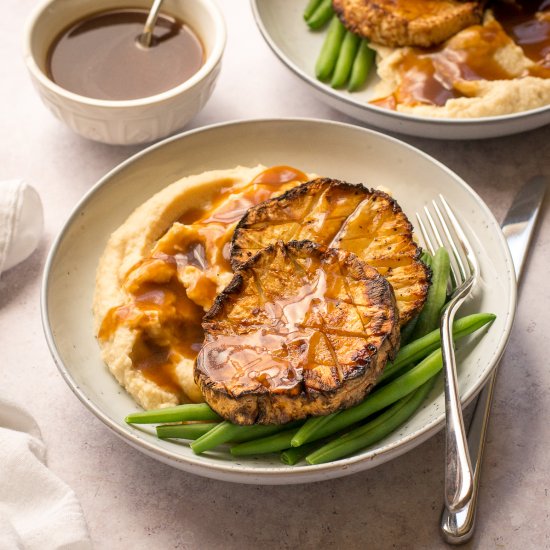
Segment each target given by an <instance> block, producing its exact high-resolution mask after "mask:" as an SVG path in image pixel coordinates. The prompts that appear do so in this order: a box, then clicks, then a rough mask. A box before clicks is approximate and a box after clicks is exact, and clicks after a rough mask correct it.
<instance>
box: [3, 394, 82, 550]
mask: <svg viewBox="0 0 550 550" xmlns="http://www.w3.org/2000/svg"><path fill="white" fill-rule="evenodd" d="M0 548H1V549H2V550H61V549H63V550H89V549H90V548H92V544H91V542H90V539H89V537H88V530H87V527H86V522H85V520H84V515H83V514H82V509H81V508H80V504H79V502H78V500H77V499H76V496H75V494H74V493H73V491H72V490H71V489H70V488H69V487H68V486H67V485H66V484H65V483H63V482H62V481H61V480H60V479H59V478H58V477H57V476H55V475H54V474H53V473H52V472H51V471H50V470H49V469H48V468H47V466H46V448H45V446H44V443H43V442H42V439H41V437H40V430H39V428H38V426H37V424H36V422H35V421H34V419H33V418H32V417H31V416H30V415H29V413H28V412H26V411H25V410H24V409H23V408H21V407H20V406H18V405H17V404H15V403H13V402H11V401H9V400H7V399H5V398H3V397H0Z"/></svg>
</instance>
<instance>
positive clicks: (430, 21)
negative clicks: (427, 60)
mask: <svg viewBox="0 0 550 550" xmlns="http://www.w3.org/2000/svg"><path fill="white" fill-rule="evenodd" d="M332 4H333V6H334V10H335V11H336V13H337V14H338V17H339V18H340V20H341V21H342V23H343V24H344V26H345V27H346V28H347V29H349V30H350V31H351V32H353V33H355V34H358V35H360V36H362V37H363V38H368V39H369V40H371V41H372V42H375V43H377V44H382V45H384V46H391V47H398V46H420V47H424V48H427V47H430V46H434V45H436V44H439V43H441V42H444V41H445V40H447V39H448V38H450V37H451V36H453V35H455V34H456V33H457V32H459V31H461V30H462V29H464V28H466V27H469V26H470V25H476V24H479V23H480V22H481V17H482V13H483V10H482V2H463V1H458V0H333V2H332Z"/></svg>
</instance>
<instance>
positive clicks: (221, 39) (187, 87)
mask: <svg viewBox="0 0 550 550" xmlns="http://www.w3.org/2000/svg"><path fill="white" fill-rule="evenodd" d="M150 7H151V2H150V0H78V1H77V2H75V1H73V0H48V1H46V2H44V3H43V4H41V5H40V6H39V7H38V8H37V9H36V10H35V11H34V13H33V14H32V15H31V17H30V19H29V21H28V23H27V27H26V31H25V43H24V55H25V62H26V64H27V68H28V70H29V72H30V75H31V78H32V81H33V83H34V85H35V87H36V89H37V90H38V92H39V94H40V96H41V98H42V100H43V101H44V103H45V104H46V106H47V107H48V108H49V109H50V111H51V112H52V113H53V114H54V115H55V116H56V117H57V118H59V119H60V120H62V121H63V122H65V123H66V124H67V125H68V126H69V127H70V128H71V129H72V130H74V131H75V132H77V133H78V134H80V135H82V136H84V137H86V138H89V139H93V140H96V141H102V142H104V143H111V144H116V145H130V144H136V143H147V142H150V141H153V140H155V139H159V138H161V137H165V136H167V135H169V134H171V133H173V132H175V131H176V130H179V129H180V128H182V127H183V126H185V124H187V122H189V120H190V119H191V118H192V117H193V116H195V115H196V114H197V113H198V112H199V111H200V110H201V109H202V108H203V107H204V105H205V103H206V101H207V100H208V98H209V97H210V95H211V94H212V91H213V89H214V85H215V82H216V79H217V77H218V74H219V72H220V68H221V59H222V54H223V50H224V47H225V39H226V33H225V23H224V20H223V16H222V15H221V13H220V11H219V9H218V8H217V6H216V5H215V3H214V2H211V1H209V0H165V1H164V4H163V6H162V12H163V13H167V14H170V15H173V16H175V17H177V18H178V19H180V20H182V21H184V22H185V23H187V24H189V26H190V27H191V28H192V29H193V30H194V31H195V32H196V33H197V35H198V37H199V38H200V40H201V42H202V44H203V47H204V49H205V57H206V59H205V63H204V65H203V66H202V67H201V68H200V69H199V71H198V72H197V73H195V74H194V75H193V76H192V77H191V78H189V79H188V80H186V81H185V82H183V83H182V84H180V85H179V86H177V87H175V88H172V89H170V90H167V91H165V92H162V93H160V94H157V95H154V96H151V97H145V98H140V99H132V100H128V101H107V100H101V99H93V98H89V97H84V96H81V95H78V94H75V93H73V92H69V91H68V90H65V89H64V88H62V87H61V86H58V85H57V84H55V82H53V81H52V80H50V78H48V76H47V73H46V61H47V54H48V49H49V47H50V46H51V44H52V42H53V41H54V40H55V38H56V37H57V36H58V35H59V34H60V33H61V32H62V31H63V30H65V29H66V28H67V27H68V26H69V25H70V24H71V23H74V22H75V21H78V20H80V19H82V18H85V17H86V16H88V15H91V14H95V13H98V12H101V11H106V10H110V9H124V8H145V9H147V8H150Z"/></svg>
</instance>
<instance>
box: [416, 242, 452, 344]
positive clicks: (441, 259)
mask: <svg viewBox="0 0 550 550" xmlns="http://www.w3.org/2000/svg"><path fill="white" fill-rule="evenodd" d="M431 267H432V284H431V287H430V290H429V291H428V297H427V298H426V303H425V304H424V307H423V308H422V311H421V312H420V315H419V317H418V323H416V327H415V329H414V332H413V335H412V340H416V339H417V338H421V337H422V336H424V335H426V334H427V333H428V332H430V330H433V329H434V328H436V327H437V326H438V324H439V318H440V316H441V309H442V308H443V306H444V305H445V301H446V300H447V282H448V280H449V275H450V271H451V263H450V259H449V253H448V252H447V250H446V249H445V248H443V247H441V248H439V249H438V250H437V251H436V253H435V254H434V257H433V260H432V266H431Z"/></svg>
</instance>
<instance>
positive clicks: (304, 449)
mask: <svg viewBox="0 0 550 550" xmlns="http://www.w3.org/2000/svg"><path fill="white" fill-rule="evenodd" d="M321 446H322V444H320V442H319V441H313V442H312V443H306V444H305V445H301V446H300V447H290V449H286V450H284V451H283V452H282V453H281V456H280V458H281V462H282V463H283V464H286V465H287V466H294V464H297V463H298V462H300V460H302V459H303V458H305V457H306V456H307V455H308V454H310V453H311V452H313V451H314V450H316V449H319V448H320V447H321Z"/></svg>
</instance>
